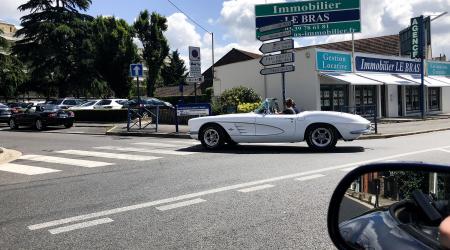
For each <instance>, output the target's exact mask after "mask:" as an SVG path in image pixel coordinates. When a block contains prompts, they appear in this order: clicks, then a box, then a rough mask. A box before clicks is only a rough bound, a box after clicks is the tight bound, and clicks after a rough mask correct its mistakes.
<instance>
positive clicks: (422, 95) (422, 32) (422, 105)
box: [419, 16, 426, 119]
mask: <svg viewBox="0 0 450 250" xmlns="http://www.w3.org/2000/svg"><path fill="white" fill-rule="evenodd" d="M424 26H425V25H424V18H423V16H420V23H419V38H420V45H419V46H420V49H421V51H422V53H421V55H420V65H421V66H420V110H421V111H422V119H425V82H424V78H425V69H424V67H425V60H424V59H425V51H424V49H423V48H424V46H425V35H426V34H425V29H424Z"/></svg>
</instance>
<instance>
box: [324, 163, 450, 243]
mask: <svg viewBox="0 0 450 250" xmlns="http://www.w3.org/2000/svg"><path fill="white" fill-rule="evenodd" d="M449 200H450V166H444V165H430V164H423V163H402V162H400V163H379V164H371V165H366V166H362V167H358V168H356V169H354V170H352V171H351V172H350V173H348V174H347V175H346V176H345V177H344V178H343V179H342V180H341V181H340V183H339V184H338V186H337V187H336V190H335V191H334V193H333V195H332V197H331V201H330V203H329V207H328V233H329V235H330V237H331V239H332V241H333V243H334V245H335V246H336V247H337V248H338V249H425V248H426V247H424V246H427V247H428V248H430V249H441V248H444V249H448V248H450V244H449V243H450V233H449V234H448V235H446V234H445V233H443V232H445V231H447V232H450V217H449V220H448V223H447V225H448V227H449V228H447V230H443V227H445V226H446V225H445V224H446V223H443V221H444V220H445V219H446V218H447V217H448V216H450V203H449ZM444 229H445V228H444ZM440 230H441V231H440ZM446 244H448V245H446ZM428 248H427V249H428Z"/></svg>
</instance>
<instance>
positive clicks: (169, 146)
mask: <svg viewBox="0 0 450 250" xmlns="http://www.w3.org/2000/svg"><path fill="white" fill-rule="evenodd" d="M133 145H141V146H152V147H163V148H179V147H186V145H185V144H184V145H179V144H178V145H177V144H169V143H161V142H138V143H133Z"/></svg>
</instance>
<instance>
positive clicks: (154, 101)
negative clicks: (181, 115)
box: [123, 97, 173, 108]
mask: <svg viewBox="0 0 450 250" xmlns="http://www.w3.org/2000/svg"><path fill="white" fill-rule="evenodd" d="M156 106H159V107H163V108H173V105H172V104H171V103H170V102H165V101H163V100H160V99H158V98H153V97H152V98H147V99H141V107H145V108H151V107H156ZM123 107H124V108H128V107H131V108H138V100H137V99H132V100H129V101H127V102H126V103H125V104H124V105H123Z"/></svg>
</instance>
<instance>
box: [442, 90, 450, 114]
mask: <svg viewBox="0 0 450 250" xmlns="http://www.w3.org/2000/svg"><path fill="white" fill-rule="evenodd" d="M441 100H442V112H443V113H450V87H444V88H442V96H441Z"/></svg>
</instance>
